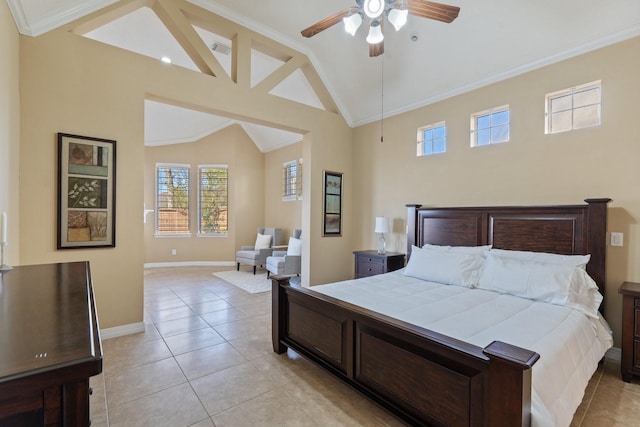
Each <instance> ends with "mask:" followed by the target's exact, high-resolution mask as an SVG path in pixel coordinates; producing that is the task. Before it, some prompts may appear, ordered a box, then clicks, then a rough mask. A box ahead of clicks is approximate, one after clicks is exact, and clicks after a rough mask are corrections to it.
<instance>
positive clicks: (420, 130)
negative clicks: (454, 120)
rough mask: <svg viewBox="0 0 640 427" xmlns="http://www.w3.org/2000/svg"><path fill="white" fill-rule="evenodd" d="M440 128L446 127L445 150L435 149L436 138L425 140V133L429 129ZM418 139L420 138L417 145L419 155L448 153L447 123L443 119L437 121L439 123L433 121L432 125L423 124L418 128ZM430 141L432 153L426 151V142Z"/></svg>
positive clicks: (417, 154)
mask: <svg viewBox="0 0 640 427" xmlns="http://www.w3.org/2000/svg"><path fill="white" fill-rule="evenodd" d="M438 128H444V138H443V139H444V151H434V146H433V142H434V141H435V139H436V138H431V139H430V140H429V141H425V140H424V133H425V132H426V131H428V130H434V131H435V130H436V129H438ZM417 140H418V144H417V147H416V156H418V157H423V156H433V155H435V154H442V153H446V152H447V123H446V122H445V121H444V120H443V121H441V122H437V123H432V124H430V125H426V126H421V127H419V128H418V131H417ZM427 143H429V144H430V145H431V152H430V153H425V150H424V148H425V146H426V144H427Z"/></svg>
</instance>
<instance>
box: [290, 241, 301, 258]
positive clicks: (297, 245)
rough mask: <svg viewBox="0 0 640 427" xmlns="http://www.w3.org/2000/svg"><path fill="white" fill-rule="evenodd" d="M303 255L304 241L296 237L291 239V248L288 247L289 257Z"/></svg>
mask: <svg viewBox="0 0 640 427" xmlns="http://www.w3.org/2000/svg"><path fill="white" fill-rule="evenodd" d="M300 254H302V240H300V239H296V238H295V237H289V246H288V247H287V255H300Z"/></svg>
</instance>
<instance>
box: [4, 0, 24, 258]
mask: <svg viewBox="0 0 640 427" xmlns="http://www.w3.org/2000/svg"><path fill="white" fill-rule="evenodd" d="M19 46H20V39H19V37H18V31H17V29H16V26H15V24H14V22H13V18H12V16H11V13H10V12H9V7H8V6H7V3H6V2H2V4H0V54H1V55H2V60H0V93H1V95H0V213H2V212H6V213H7V234H8V236H7V241H8V243H9V245H8V246H7V247H6V248H5V251H6V253H5V262H6V263H7V264H9V265H18V264H19V263H20V259H19V249H20V241H19V239H18V229H19V224H20V220H19V217H18V200H19V196H18V195H19V194H20V192H19V191H18V159H19V152H20V95H19V91H18V88H19V70H20V68H19V63H20V61H19V59H20V57H19Z"/></svg>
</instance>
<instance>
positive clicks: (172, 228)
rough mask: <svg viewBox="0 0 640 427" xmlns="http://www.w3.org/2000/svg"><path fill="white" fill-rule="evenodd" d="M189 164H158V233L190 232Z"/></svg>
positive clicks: (183, 233) (176, 233) (177, 233)
mask: <svg viewBox="0 0 640 427" xmlns="http://www.w3.org/2000/svg"><path fill="white" fill-rule="evenodd" d="M189 173H190V166H189V165H180V164H157V165H156V234H158V235H170V236H171V235H185V234H189Z"/></svg>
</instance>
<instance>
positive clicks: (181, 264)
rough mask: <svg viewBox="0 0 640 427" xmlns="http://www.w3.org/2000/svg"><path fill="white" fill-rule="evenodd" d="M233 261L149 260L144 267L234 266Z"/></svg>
mask: <svg viewBox="0 0 640 427" xmlns="http://www.w3.org/2000/svg"><path fill="white" fill-rule="evenodd" d="M235 265H236V263H235V262H233V261H181V262H149V263H145V264H144V268H160V267H233V266H235Z"/></svg>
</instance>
